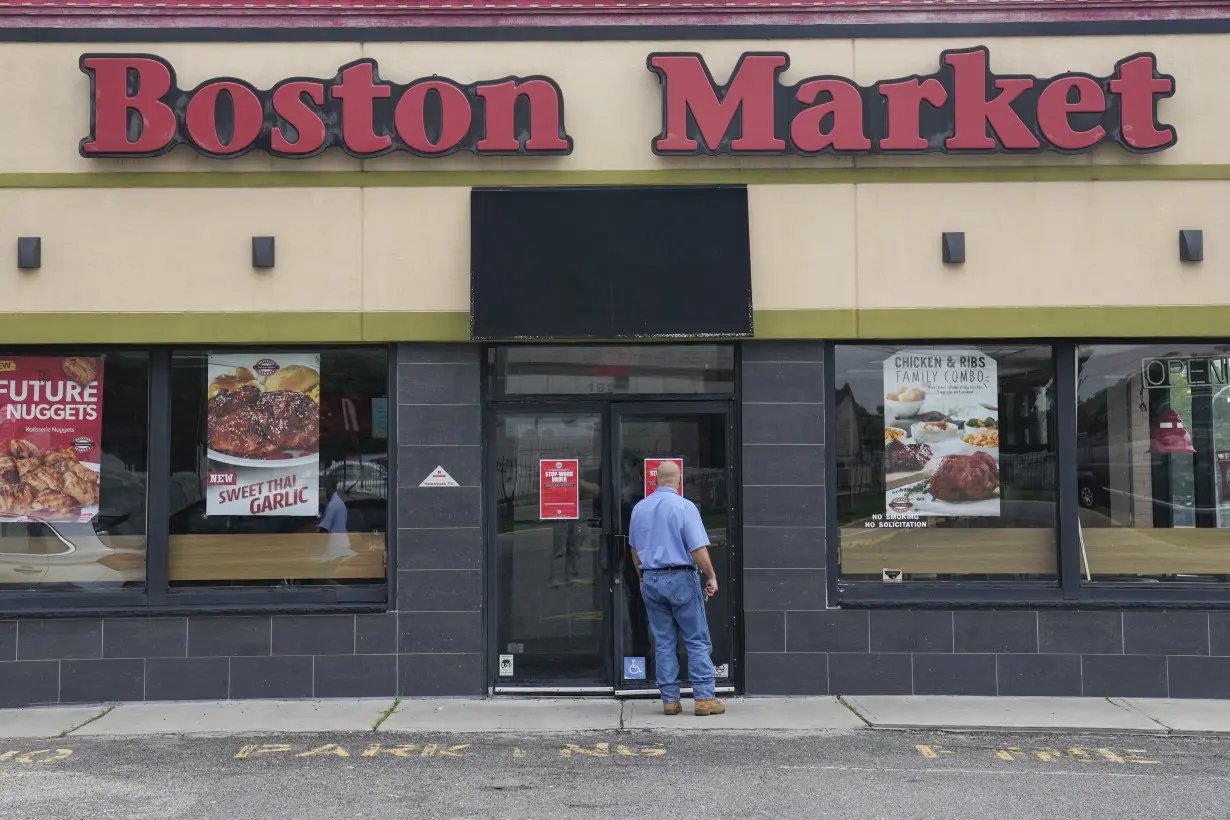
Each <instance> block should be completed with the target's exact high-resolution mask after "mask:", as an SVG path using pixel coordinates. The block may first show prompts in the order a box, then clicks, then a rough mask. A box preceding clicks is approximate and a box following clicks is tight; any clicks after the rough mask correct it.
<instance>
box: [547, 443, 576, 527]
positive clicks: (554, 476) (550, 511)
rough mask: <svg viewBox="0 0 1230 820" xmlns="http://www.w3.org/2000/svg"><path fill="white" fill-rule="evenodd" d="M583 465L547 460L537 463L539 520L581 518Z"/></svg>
mask: <svg viewBox="0 0 1230 820" xmlns="http://www.w3.org/2000/svg"><path fill="white" fill-rule="evenodd" d="M580 478H581V462H580V461H579V460H578V459H575V458H544V459H541V460H540V461H539V462H538V517H539V519H541V520H543V521H559V520H567V519H578V518H580V517H581V481H580Z"/></svg>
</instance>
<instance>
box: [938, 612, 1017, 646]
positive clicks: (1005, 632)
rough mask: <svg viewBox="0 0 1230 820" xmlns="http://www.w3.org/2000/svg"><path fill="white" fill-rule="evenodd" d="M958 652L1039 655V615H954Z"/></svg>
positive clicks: (996, 613)
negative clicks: (1027, 653)
mask: <svg viewBox="0 0 1230 820" xmlns="http://www.w3.org/2000/svg"><path fill="white" fill-rule="evenodd" d="M952 629H953V649H954V650H955V651H957V652H996V653H1007V652H1037V651H1038V613H1037V612H954V613H953V616H952Z"/></svg>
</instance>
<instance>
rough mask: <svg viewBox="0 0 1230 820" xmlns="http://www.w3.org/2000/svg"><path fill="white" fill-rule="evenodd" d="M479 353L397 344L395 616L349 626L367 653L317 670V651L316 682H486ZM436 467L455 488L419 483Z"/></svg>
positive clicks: (359, 686) (455, 690)
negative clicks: (376, 622) (375, 623)
mask: <svg viewBox="0 0 1230 820" xmlns="http://www.w3.org/2000/svg"><path fill="white" fill-rule="evenodd" d="M481 353H482V349H481V348H480V347H479V346H478V345H427V344H423V345H400V346H399V347H398V351H397V360H398V370H397V376H398V379H397V380H398V384H397V404H398V408H397V422H398V451H397V461H398V485H399V486H398V488H397V500H396V503H397V523H398V527H399V530H398V533H397V558H398V573H397V601H396V608H397V614H396V615H395V620H394V621H393V622H392V624H387V623H386V624H382V625H381V626H380V627H379V628H376V627H369V629H370V630H376V631H374V632H370V631H369V632H367V633H365V632H364V631H360V630H358V629H357V628H356V633H355V635H356V645H357V643H358V639H359V638H360V637H363V638H364V647H363V649H362V650H358V651H361V652H363V653H371V654H362V655H358V656H356V657H355V658H351V659H342V658H336V659H329V660H327V661H325V668H324V669H323V670H322V669H321V668H319V663H320V659H318V668H317V673H316V683H317V685H318V686H324V687H325V689H326V691H328V692H339V693H340V692H352V693H357V692H372V693H374V694H375V693H379V694H385V693H386V690H387V693H393V694H398V695H406V696H428V695H478V694H481V693H483V692H484V691H485V689H486V683H485V682H484V681H483V679H482V669H483V665H482V652H483V629H482V611H483V571H482V566H483V530H482V526H483V515H482V489H481V482H482V444H483V436H482V423H481V418H482V413H481V404H480V402H481V399H482V395H481V393H482V368H481V358H480V357H481ZM437 466H440V467H443V468H444V469H445V470H446V471H448V473H449V475H451V476H452V477H453V478H454V479H455V480H456V481H457V483H458V484H459V485H460V486H458V487H419V486H418V485H419V483H420V482H421V481H422V480H423V478H425V477H426V476H427V475H428V474H429V473H430V472H431V471H432V470H434V469H435V468H436V467H437ZM390 643H391V644H392V646H391V647H390V646H389V645H390ZM373 644H374V646H373ZM378 647H382V648H383V649H384V650H385V651H387V652H390V653H391V652H399V653H401V654H399V655H396V656H394V655H392V654H388V655H385V654H383V653H382V652H379V651H378ZM326 672H327V673H329V675H331V677H328V678H326V677H325V673H326ZM365 673H370V674H369V677H370V678H371V680H370V681H368V682H364V681H363V680H361V678H362V677H363V675H364V674H365ZM317 694H318V695H319V696H330V695H321V693H320V692H318V693H317Z"/></svg>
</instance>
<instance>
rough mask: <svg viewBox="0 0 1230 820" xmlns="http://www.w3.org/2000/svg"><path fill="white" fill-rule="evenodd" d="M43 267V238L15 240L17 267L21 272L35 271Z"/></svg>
mask: <svg viewBox="0 0 1230 820" xmlns="http://www.w3.org/2000/svg"><path fill="white" fill-rule="evenodd" d="M42 266H43V238H42V237H41V236H21V237H18V239H17V267H18V268H20V269H22V270H37V269H38V268H41V267H42Z"/></svg>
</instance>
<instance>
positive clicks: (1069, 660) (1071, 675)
mask: <svg viewBox="0 0 1230 820" xmlns="http://www.w3.org/2000/svg"><path fill="white" fill-rule="evenodd" d="M997 664H998V667H999V669H998V677H999V694H1001V695H1038V696H1053V697H1064V696H1068V697H1078V696H1079V695H1080V694H1081V657H1080V655H999V656H997Z"/></svg>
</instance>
